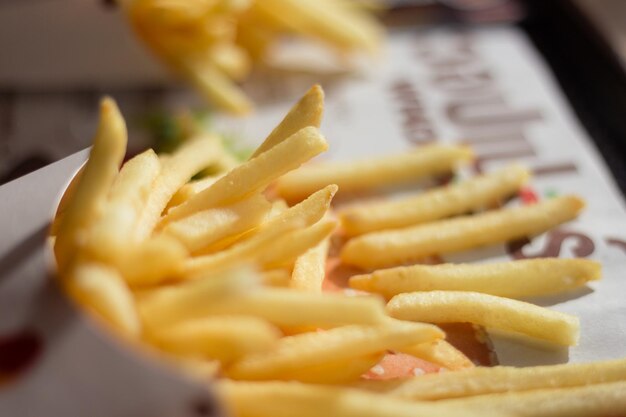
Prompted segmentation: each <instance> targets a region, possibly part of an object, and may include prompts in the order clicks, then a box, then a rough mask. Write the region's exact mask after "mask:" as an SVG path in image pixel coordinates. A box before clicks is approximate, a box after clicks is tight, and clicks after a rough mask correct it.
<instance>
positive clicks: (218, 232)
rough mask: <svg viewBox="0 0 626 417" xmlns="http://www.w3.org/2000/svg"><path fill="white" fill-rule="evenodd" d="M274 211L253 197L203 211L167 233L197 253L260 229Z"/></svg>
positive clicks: (262, 199) (263, 200)
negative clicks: (223, 240) (268, 215)
mask: <svg viewBox="0 0 626 417" xmlns="http://www.w3.org/2000/svg"><path fill="white" fill-rule="evenodd" d="M271 207H272V204H271V203H270V202H269V201H267V199H266V198H265V197H264V196H263V195H262V194H253V195H252V196H250V197H249V198H246V199H244V200H241V201H238V202H236V203H234V204H231V205H228V206H223V207H216V208H212V209H208V210H202V211H199V212H197V213H195V214H192V215H191V216H189V217H185V218H183V219H181V220H178V221H175V222H171V223H168V224H167V225H166V226H165V228H164V229H163V233H164V234H166V235H169V236H173V237H175V238H176V239H178V240H179V241H180V242H182V243H183V244H184V245H185V247H186V248H187V249H188V250H189V251H190V252H192V253H193V252H197V251H199V250H201V249H203V248H206V247H208V246H210V245H211V244H213V243H215V242H218V241H219V240H221V239H225V238H228V237H230V236H234V235H239V234H241V233H243V232H245V231H246V230H249V229H252V228H254V227H257V226H258V225H259V224H260V223H261V221H263V220H264V219H265V217H266V216H267V214H268V212H269V211H270V209H271Z"/></svg>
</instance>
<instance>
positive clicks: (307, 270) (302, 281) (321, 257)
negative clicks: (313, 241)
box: [289, 239, 330, 292]
mask: <svg viewBox="0 0 626 417" xmlns="http://www.w3.org/2000/svg"><path fill="white" fill-rule="evenodd" d="M329 247H330V240H329V239H324V240H322V241H321V242H320V243H318V244H317V245H316V246H315V247H312V248H311V249H309V250H308V251H306V252H305V253H303V254H302V255H300V256H299V257H298V259H296V263H295V264H294V266H293V271H292V273H291V280H290V281H289V287H290V288H293V289H297V290H303V291H311V292H321V291H322V283H323V282H324V278H325V277H326V258H327V256H328V249H329Z"/></svg>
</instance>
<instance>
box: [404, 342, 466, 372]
mask: <svg viewBox="0 0 626 417" xmlns="http://www.w3.org/2000/svg"><path fill="white" fill-rule="evenodd" d="M398 350H399V351H400V352H403V353H407V354H409V355H413V356H415V357H416V358H420V359H424V360H426V361H428V362H431V363H434V364H437V365H440V366H443V367H444V368H446V369H449V370H451V371H457V370H459V369H466V368H473V367H474V363H472V361H471V360H470V359H469V358H468V357H467V356H465V354H464V353H463V352H461V351H460V350H458V349H457V348H455V347H454V346H452V345H451V344H450V343H448V342H446V341H445V340H436V341H434V342H425V343H419V344H417V345H411V346H406V347H403V348H400V349H398Z"/></svg>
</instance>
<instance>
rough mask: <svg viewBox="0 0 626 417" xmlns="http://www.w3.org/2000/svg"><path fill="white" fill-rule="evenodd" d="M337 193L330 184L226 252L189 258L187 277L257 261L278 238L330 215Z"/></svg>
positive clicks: (334, 187) (335, 188)
mask: <svg viewBox="0 0 626 417" xmlns="http://www.w3.org/2000/svg"><path fill="white" fill-rule="evenodd" d="M264 155H265V154H264ZM336 192H337V186H336V185H329V186H327V187H325V188H324V189H322V190H319V191H317V192H316V193H313V194H312V195H311V196H309V198H307V199H306V200H304V201H302V202H301V203H300V204H297V205H295V206H293V207H291V208H289V209H287V210H285V211H284V212H282V213H280V214H278V215H276V216H275V217H273V218H271V219H270V220H268V221H267V222H266V223H265V224H263V227H262V228H260V229H259V230H258V231H257V232H256V233H254V234H253V235H252V236H251V237H250V238H249V239H246V240H243V241H240V242H238V243H236V244H234V245H233V246H231V247H230V248H228V249H226V250H224V251H221V252H217V253H214V254H210V255H205V256H198V257H196V258H192V259H190V260H189V261H187V263H186V267H185V273H186V275H187V277H188V278H193V276H194V275H195V274H197V273H199V272H202V271H210V270H213V269H220V268H224V267H227V266H229V265H236V264H238V263H240V262H241V261H243V260H255V259H258V256H259V254H260V253H262V251H263V250H264V248H265V247H266V245H270V244H271V243H272V242H273V241H274V240H275V239H277V238H278V237H280V236H283V235H285V234H286V233H288V232H291V231H293V230H296V229H299V228H302V227H307V226H309V225H311V224H313V223H315V222H317V221H318V220H320V219H321V218H322V217H323V216H324V214H325V213H326V212H327V210H328V207H329V206H330V202H331V200H332V198H333V196H334V195H335V193H336Z"/></svg>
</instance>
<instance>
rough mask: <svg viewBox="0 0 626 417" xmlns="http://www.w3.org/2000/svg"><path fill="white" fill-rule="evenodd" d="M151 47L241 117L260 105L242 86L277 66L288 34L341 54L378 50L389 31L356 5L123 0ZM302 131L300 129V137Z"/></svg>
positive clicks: (295, 0)
mask: <svg viewBox="0 0 626 417" xmlns="http://www.w3.org/2000/svg"><path fill="white" fill-rule="evenodd" d="M118 2H119V3H120V5H121V6H122V8H123V10H124V12H125V14H126V15H127V17H128V20H129V22H130V24H131V26H132V27H133V29H134V30H135V32H136V33H137V35H138V36H139V37H140V38H141V39H142V40H143V41H144V43H145V44H146V45H147V46H148V47H149V48H150V49H151V50H152V51H153V53H154V54H155V55H156V56H158V57H159V58H160V59H161V60H162V61H163V62H165V63H166V64H167V65H168V66H169V67H171V68H172V69H173V70H174V71H175V72H177V73H178V74H179V75H180V76H182V77H183V78H185V79H187V81H188V82H189V83H190V84H192V85H193V86H194V87H195V88H196V89H197V90H198V91H199V92H200V93H201V94H203V95H204V96H205V97H206V98H207V100H208V101H209V102H211V103H213V104H214V105H216V106H217V107H219V108H222V109H224V110H227V111H229V112H232V113H235V114H245V113H247V112H249V111H250V110H251V109H252V107H253V104H252V103H251V101H250V99H249V98H248V97H247V96H246V94H245V93H244V92H243V91H242V90H241V88H240V87H239V86H238V85H237V82H238V81H242V80H244V79H245V78H246V77H247V76H248V75H249V74H250V72H251V70H252V68H253V66H254V65H259V66H265V67H271V66H272V65H273V64H274V63H273V61H272V58H271V52H272V48H273V47H275V46H276V45H277V43H278V42H279V41H280V40H281V39H282V38H284V37H287V36H289V37H300V38H303V39H307V40H314V41H317V42H322V43H323V44H325V45H326V46H328V47H329V48H331V49H332V50H335V51H336V52H337V55H338V61H340V58H341V55H345V54H348V53H354V52H366V53H373V52H376V51H377V50H378V49H379V47H380V43H381V39H382V36H383V28H382V26H381V25H379V23H378V22H377V21H376V20H375V18H374V17H372V16H371V15H370V13H369V11H368V10H367V9H368V7H367V6H366V5H361V4H360V2H358V1H353V0H340V1H334V0H319V1H318V0H316V1H301V0H118ZM294 133H295V132H294Z"/></svg>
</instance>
